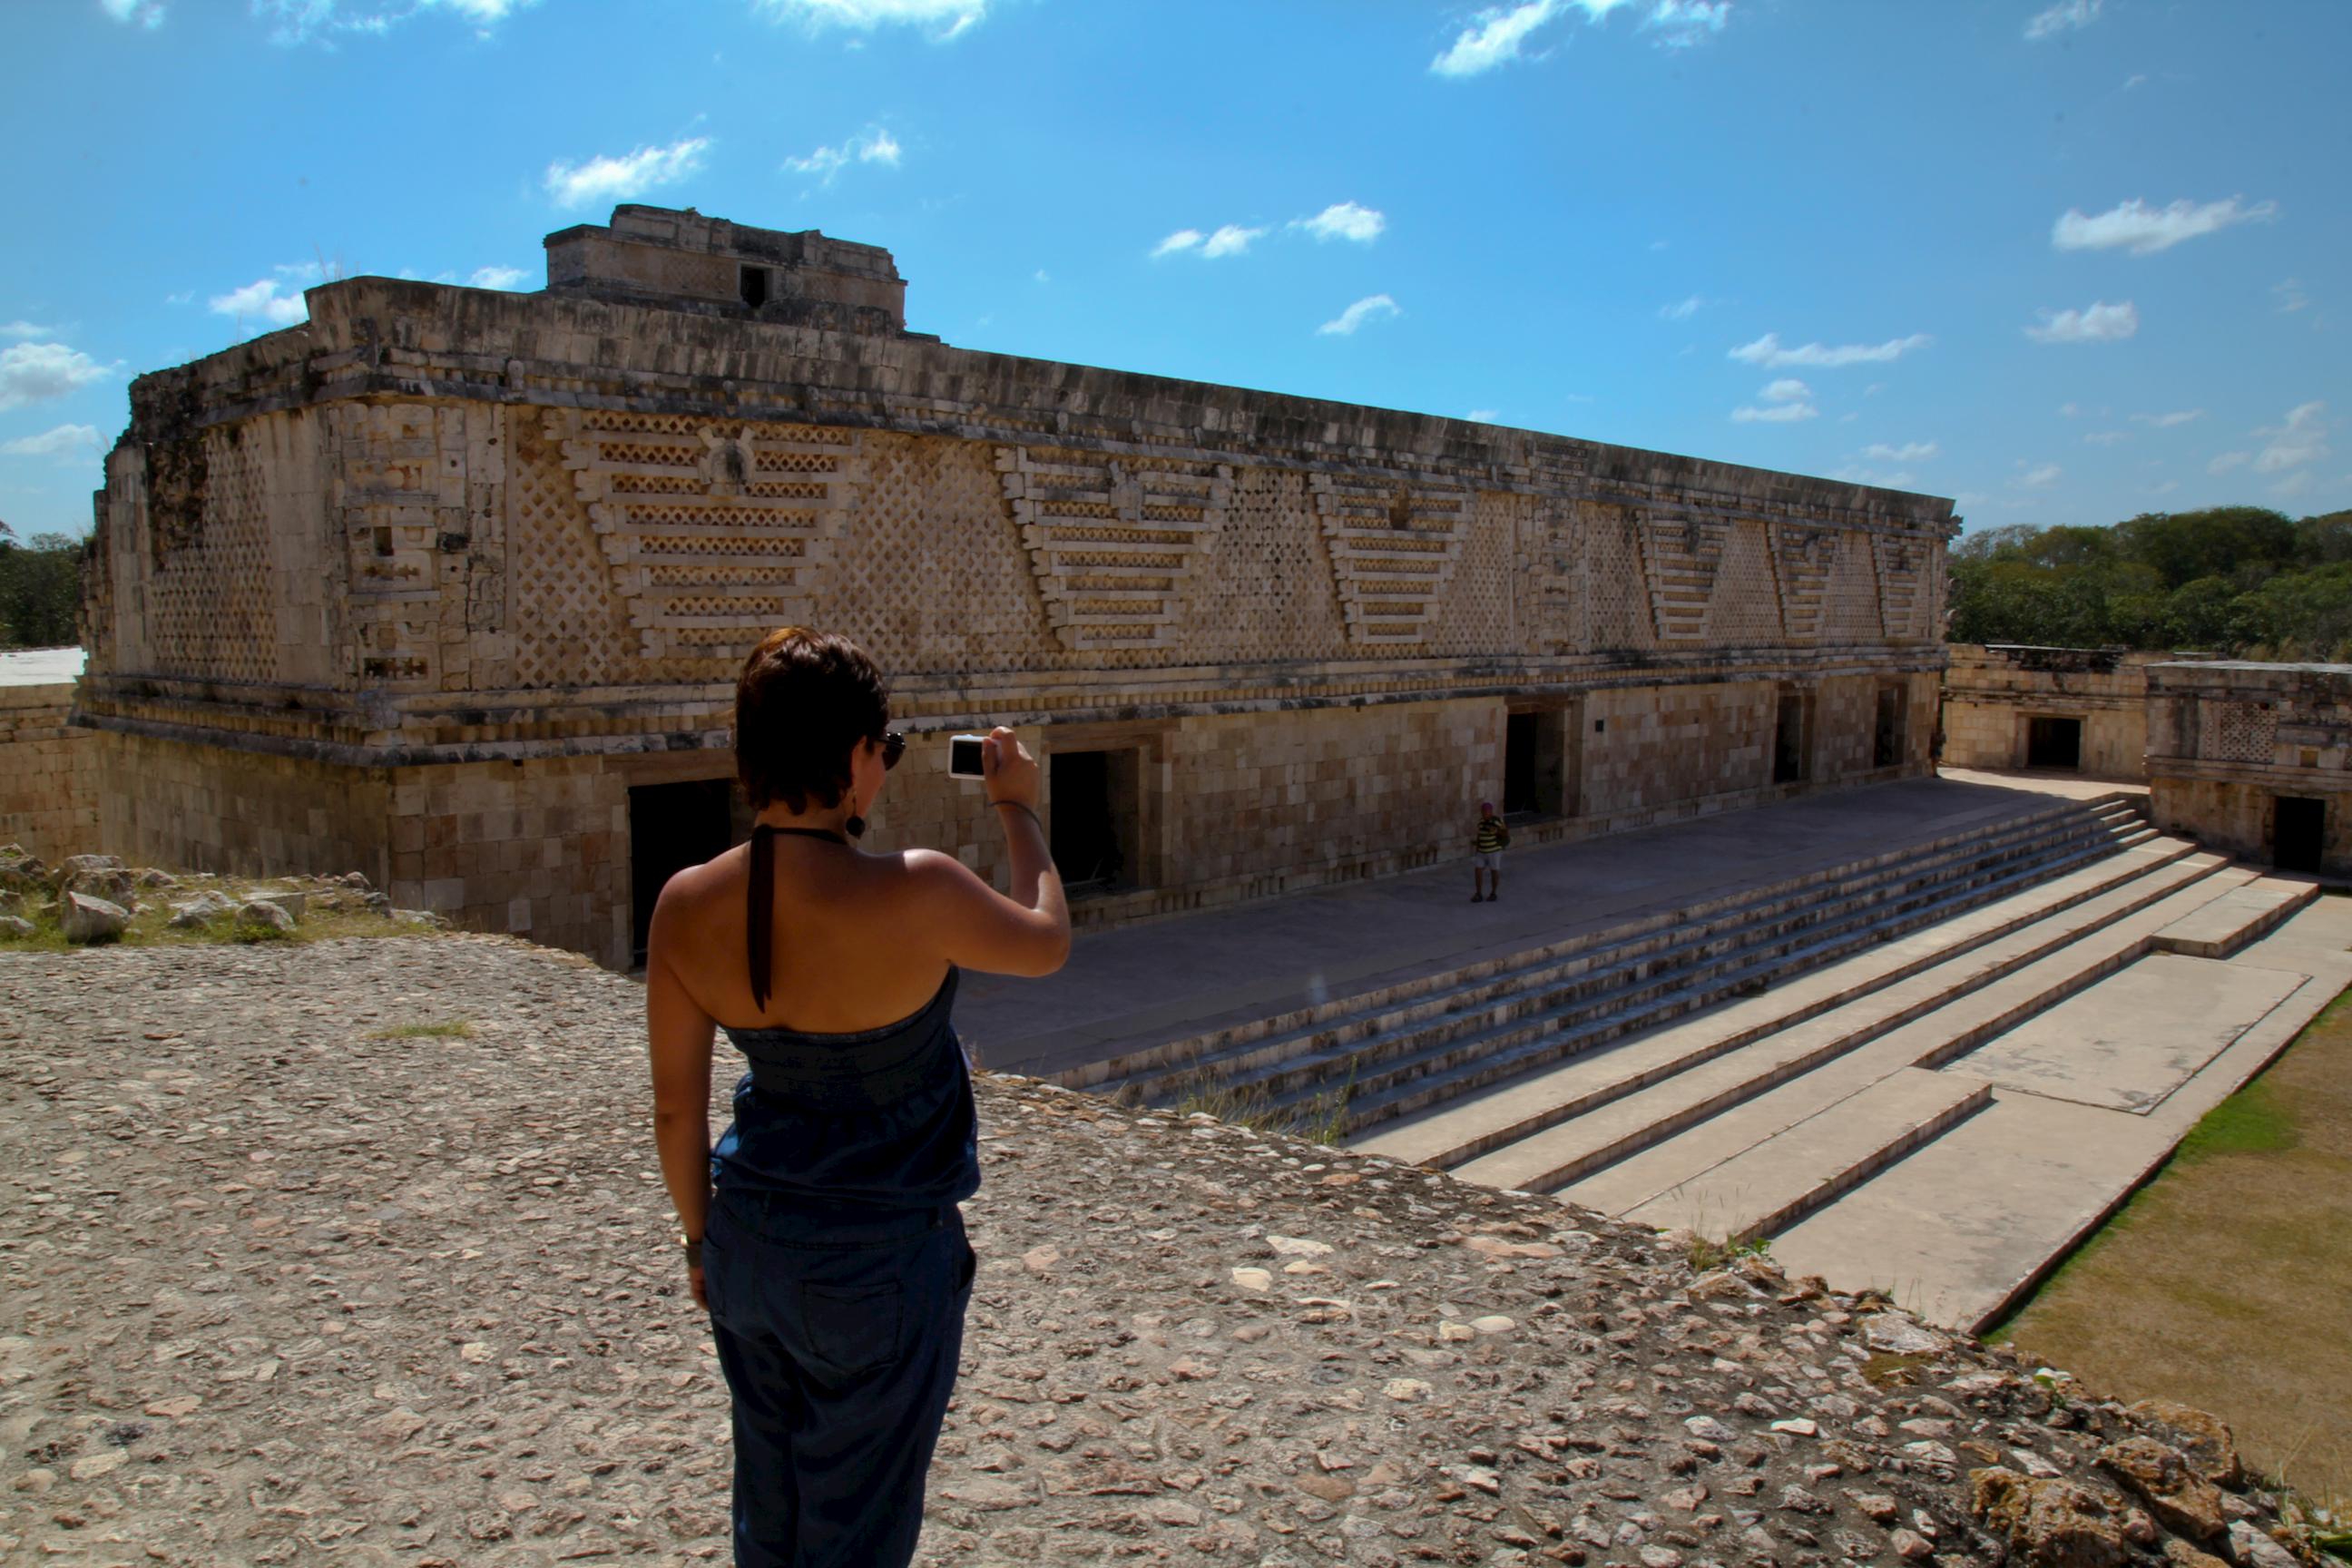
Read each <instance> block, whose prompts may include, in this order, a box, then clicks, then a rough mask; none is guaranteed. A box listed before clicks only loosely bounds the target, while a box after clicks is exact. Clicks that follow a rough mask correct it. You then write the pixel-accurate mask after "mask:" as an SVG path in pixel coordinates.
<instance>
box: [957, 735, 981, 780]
mask: <svg viewBox="0 0 2352 1568" xmlns="http://www.w3.org/2000/svg"><path fill="white" fill-rule="evenodd" d="M987 743H988V737H987V736H985V735H950V736H949V737H948V776H949V777H950V778H957V779H971V780H973V781H975V782H977V781H979V780H981V779H984V778H986V777H987V776H988V768H987V754H986V753H985V752H982V750H981V748H982V746H984V745H986V744H987Z"/></svg>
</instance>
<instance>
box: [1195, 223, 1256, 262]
mask: <svg viewBox="0 0 2352 1568" xmlns="http://www.w3.org/2000/svg"><path fill="white" fill-rule="evenodd" d="M1264 234H1265V230H1264V229H1262V228H1244V227H1243V226H1241V225H1239V224H1237V223H1229V224H1225V225H1223V226H1221V227H1219V228H1218V230H1217V232H1216V233H1214V234H1213V235H1211V236H1209V238H1208V242H1207V243H1206V244H1204V245H1202V247H1201V254H1202V256H1206V257H1217V256H1239V255H1241V254H1242V253H1243V252H1244V251H1245V250H1247V249H1249V247H1250V241H1252V240H1254V239H1256V238H1259V237H1262V236H1263V235H1264Z"/></svg>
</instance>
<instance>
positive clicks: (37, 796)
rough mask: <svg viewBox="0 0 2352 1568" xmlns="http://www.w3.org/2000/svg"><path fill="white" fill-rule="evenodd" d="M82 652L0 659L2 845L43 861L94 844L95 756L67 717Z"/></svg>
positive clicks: (38, 651) (45, 651) (46, 651)
mask: <svg viewBox="0 0 2352 1568" xmlns="http://www.w3.org/2000/svg"><path fill="white" fill-rule="evenodd" d="M81 667H82V653H81V649H79V648H75V647H68V648H30V649H18V650H13V651H0V844H21V845H23V846H24V847H26V849H27V850H29V851H31V852H32V853H33V854H35V855H37V856H39V857H40V858H42V859H44V860H49V861H56V860H60V859H63V858H65V857H66V856H68V855H76V854H80V853H82V852H84V851H86V850H89V849H92V848H95V847H97V844H98V796H99V789H98V769H97V766H96V763H97V761H98V752H99V748H98V746H97V745H96V744H95V743H94V742H95V739H96V738H95V737H94V736H93V735H92V734H91V733H90V731H88V730H78V729H75V728H73V727H72V726H71V724H70V722H69V720H70V719H71V716H72V713H73V703H74V680H75V678H76V677H78V676H79V675H80V673H81Z"/></svg>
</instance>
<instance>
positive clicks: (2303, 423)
mask: <svg viewBox="0 0 2352 1568" xmlns="http://www.w3.org/2000/svg"><path fill="white" fill-rule="evenodd" d="M2254 434H2255V435H2257V436H2261V437H2265V438H2266V439H2265V443H2264V445H2263V449H2262V450H2261V451H2259V452H2257V453H2255V454H2254V472H2256V473H2258V474H2275V473H2279V472H2282V471H2284V470H2285V469H2287V468H2301V467H2302V466H2303V465H2304V464H2305V463H2315V462H2318V461H2320V460H2322V459H2324V458H2326V457H2327V455H2328V450H2327V405H2326V404H2325V403H2305V404H2300V405H2296V406H2295V407H2294V408H2292V409H2290V410H2288V411H2287V416H2286V423H2285V424H2284V425H2281V426H2274V427H2272V428H2269V429H2263V430H2257V431H2255V432H2254Z"/></svg>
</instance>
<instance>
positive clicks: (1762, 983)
mask: <svg viewBox="0 0 2352 1568" xmlns="http://www.w3.org/2000/svg"><path fill="white" fill-rule="evenodd" d="M2183 852H2184V853H2185V850H2184V851H2183ZM2102 858H2105V851H2100V850H2093V851H2085V852H2083V853H2082V854H2080V855H2078V856H2077V857H2075V858H2074V859H2072V860H2069V861H2063V862H2060V863H2058V864H2055V865H2037V866H2034V867H2032V868H2027V869H2026V870H2023V871H2020V872H2017V873H2015V874H2013V875H2011V876H2010V877H2008V878H2005V879H2000V881H1998V882H1995V883H1987V884H1981V885H1978V884H1971V885H1969V886H1967V887H1964V888H1962V889H1958V890H1957V891H1954V892H1951V893H1948V894H1946V895H1944V896H1942V897H1940V898H1936V899H1934V900H1933V901H1931V902H1917V903H1912V902H1906V903H1904V904H1900V905H1895V906H1891V907H1890V906H1888V905H1886V904H1884V903H1875V904H1874V903H1869V902H1864V904H1863V905H1861V906H1860V907H1859V908H1858V909H1856V910H1853V911H1851V912H1848V913H1846V914H1844V915H1842V916H1841V918H1839V919H1838V920H1836V921H1832V922H1830V923H1829V924H1828V925H1827V926H1826V927H1823V926H1813V925H1808V926H1806V927H1805V928H1804V929H1802V930H1801V931H1798V932H1797V933H1795V934H1793V935H1788V936H1784V937H1783V938H1781V939H1780V940H1777V941H1773V942H1759V943H1758V944H1757V945H1754V946H1749V947H1744V948H1733V949H1730V950H1728V951H1718V952H1716V954H1715V955H1714V956H1712V957H1710V958H1707V959H1704V960H1698V961H1694V962H1692V963H1686V964H1685V965H1683V966H1680V967H1676V968H1672V969H1669V968H1665V967H1663V966H1661V965H1657V964H1654V963H1647V962H1642V963H1630V964H1625V965H1619V966H1612V967H1610V968H1606V969H1603V970H1601V971H1599V972H1596V976H1597V978H1598V980H1600V981H1601V982H1606V983H1609V984H1605V985H1604V987H1603V988H1600V989H1594V988H1592V986H1591V984H1582V985H1579V986H1576V987H1573V988H1570V991H1569V992H1567V993H1566V994H1565V995H1564V997H1562V998H1558V999H1556V998H1553V997H1546V996H1533V997H1528V998H1522V999H1517V1000H1515V1001H1513V1002H1512V1003H1509V1004H1507V1005H1500V1006H1497V1007H1496V1008H1495V1009H1493V1010H1492V1011H1491V1012H1489V1013H1486V1014H1475V1015H1461V1016H1449V1017H1446V1018H1444V1019H1441V1020H1438V1021H1436V1022H1433V1023H1429V1024H1422V1025H1418V1026H1406V1027H1402V1028H1398V1029H1395V1030H1393V1031H1389V1032H1386V1033H1383V1034H1381V1035H1377V1036H1373V1037H1370V1038H1368V1039H1365V1040H1361V1041H1353V1042H1346V1041H1343V1042H1339V1043H1336V1044H1333V1045H1329V1046H1325V1047H1319V1048H1318V1049H1315V1050H1311V1051H1308V1052H1306V1053H1304V1054H1299V1055H1294V1056H1291V1057H1287V1058H1284V1059H1282V1060H1281V1061H1279V1062H1276V1063H1272V1064H1268V1065H1266V1066H1264V1067H1261V1068H1257V1069H1255V1071H1250V1072H1244V1073H1235V1074H1231V1075H1229V1076H1227V1077H1225V1078H1224V1079H1223V1080H1222V1081H1223V1082H1224V1083H1225V1084H1226V1085H1227V1086H1228V1088H1229V1089H1233V1090H1234V1091H1237V1092H1240V1093H1242V1094H1244V1095H1245V1096H1246V1095H1255V1096H1256V1097H1258V1098H1259V1099H1261V1100H1264V1101H1265V1103H1266V1104H1267V1105H1268V1106H1269V1108H1271V1109H1284V1108H1288V1107H1291V1106H1294V1105H1301V1104H1307V1103H1312V1104H1313V1105H1314V1106H1315V1108H1316V1109H1317V1111H1318V1117H1319V1116H1320V1115H1322V1114H1324V1113H1325V1112H1324V1107H1326V1106H1327V1105H1328V1102H1329V1100H1330V1099H1331V1096H1332V1094H1333V1092H1334V1091H1333V1088H1332V1086H1333V1085H1334V1084H1338V1083H1340V1082H1342V1081H1343V1080H1344V1084H1345V1096H1346V1098H1347V1100H1348V1102H1349V1107H1350V1110H1349V1116H1348V1117H1347V1119H1346V1121H1347V1128H1348V1130H1349V1131H1360V1130H1362V1129H1365V1128H1368V1127H1370V1126H1372V1125H1374V1124H1375V1123H1377V1122H1380V1121H1388V1120H1391V1119H1394V1118H1397V1117H1402V1116H1407V1115H1411V1114H1412V1113H1413V1112H1416V1111H1420V1110H1425V1109H1426V1108H1428V1107H1430V1106H1432V1105H1435V1104H1439V1103H1441V1102H1443V1101H1444V1100H1450V1099H1453V1098H1455V1097H1457V1096H1459V1095H1462V1094H1465V1093H1468V1092H1471V1091H1473V1090H1475V1089H1480V1088H1483V1087H1485V1086H1486V1085H1488V1084H1493V1083H1496V1082H1499V1081H1501V1080H1503V1079H1508V1078H1512V1077H1516V1076H1517V1075H1518V1074H1520V1073H1523V1072H1526V1071H1528V1070H1529V1069H1530V1068H1535V1067H1538V1066H1540V1065H1543V1064H1546V1063H1549V1062H1554V1061H1557V1060H1559V1058H1562V1057H1568V1056H1573V1055H1579V1054H1582V1053H1585V1052H1589V1051H1591V1050H1592V1049H1594V1048H1596V1047H1600V1046H1602V1045H1605V1044H1607V1043H1608V1042H1610V1041H1612V1040H1615V1039H1617V1038H1619V1037H1622V1036H1623V1035H1627V1034H1630V1033H1633V1032H1636V1031H1638V1030H1643V1029H1648V1028H1652V1027H1655V1026H1658V1025H1660V1024H1663V1023H1665V1022H1666V1021H1668V1020H1670V1019H1673V1018H1676V1017H1680V1016H1684V1015H1685V1014H1688V1013H1693V1012H1696V1011H1698V1010H1699V1009H1701V1008H1704V1007H1707V1006H1710V1005H1714V1004H1716V1003H1718V1002H1721V1001H1723V1000H1725V999H1726V998H1727V997H1732V996H1737V995H1742V994H1749V993H1751V992H1762V991H1769V990H1770V989H1772V987H1773V986H1774V985H1776V984H1781V983H1785V982H1786V981H1787V980H1788V979H1789V978H1790V976H1792V975H1795V974H1801V973H1804V972H1806V971H1807V970H1811V969H1815V968H1818V967H1820V966H1821V965H1822V964H1824V963H1833V962H1835V961H1837V960H1839V959H1841V958H1844V957H1846V956H1847V955H1849V954H1851V953H1853V952H1860V951H1862V950H1864V949H1866V948H1870V947H1874V946H1877V945H1879V944H1881V943H1884V942H1888V941H1891V940H1894V939H1895V938H1897V937H1900V936H1902V935H1904V934H1905V933H1906V932H1909V931H1916V930H1918V929H1920V928H1922V927H1924V926H1932V925H1935V924H1937V923H1940V922H1942V921H1948V920H1949V919H1952V918H1953V917H1955V916H1956V915H1958V914H1960V913H1962V912H1964V911H1965V910H1970V909H1974V908H1976V907H1978V906H1979V905H1981V904H1983V903H1985V902H1987V901H1989V900H1996V899H1999V898H2000V897H2002V896H2003V895H2004V894H2005V893H2007V892H2009V891H2011V890H2012V889H2016V888H2018V887H2020V886H2025V887H2031V886H2034V885H2037V884H2039V883H2042V882H2043V881H2045V880H2046V879H2050V878H2052V877H2054V876H2057V875H2059V874H2061V873H2062V872H2063V871H2064V870H2065V869H2066V868H2067V867H2068V866H2070V865H2074V864H2078V863H2079V862H2080V861H2082V860H2085V859H2088V860H2094V861H2095V860H2098V859H2102Z"/></svg>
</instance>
